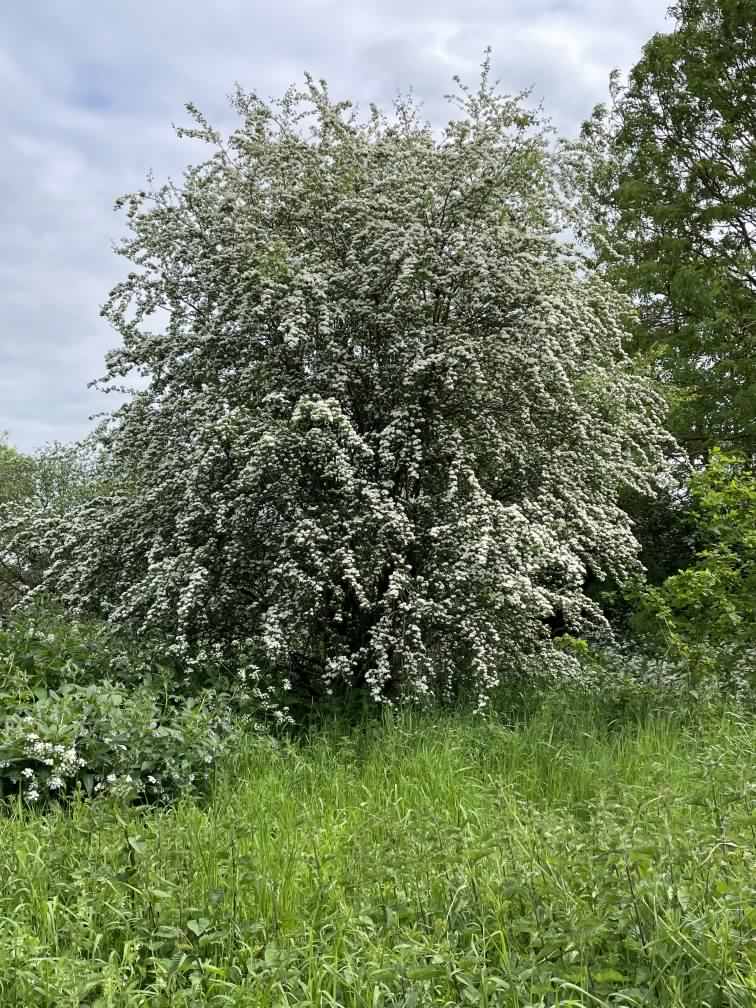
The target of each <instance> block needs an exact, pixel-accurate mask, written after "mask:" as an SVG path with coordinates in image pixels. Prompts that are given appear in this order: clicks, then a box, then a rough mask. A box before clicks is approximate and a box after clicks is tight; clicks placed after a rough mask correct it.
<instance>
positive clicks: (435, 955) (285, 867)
mask: <svg viewBox="0 0 756 1008" xmlns="http://www.w3.org/2000/svg"><path fill="white" fill-rule="evenodd" d="M754 767H756V723H754V720H753V718H752V716H751V715H749V714H747V713H744V712H743V711H742V710H741V711H739V710H738V709H736V708H734V709H731V710H727V709H723V708H709V707H703V706H701V707H698V708H693V713H691V709H690V708H689V709H688V712H687V713H679V712H678V713H672V712H670V711H669V710H664V709H658V710H653V709H650V708H648V709H645V710H642V711H641V710H636V711H631V712H627V711H626V712H622V711H618V712H615V714H614V716H609V715H608V713H607V711H606V709H604V708H602V707H600V706H598V705H596V704H593V703H592V702H590V701H588V700H586V699H580V698H575V697H570V696H569V695H568V694H564V693H562V694H560V695H557V694H555V695H554V696H552V697H551V698H546V699H542V700H541V701H539V703H538V705H537V707H534V708H533V709H531V710H529V711H527V712H526V711H523V710H520V712H519V713H518V714H516V715H514V714H510V715H508V716H503V715H500V716H497V717H491V718H485V719H484V718H481V717H473V716H468V715H465V714H461V713H458V714H455V715H445V714H429V713H426V714H417V713H399V714H395V715H391V716H388V717H383V718H382V719H380V720H376V719H370V720H365V721H363V722H361V723H359V724H357V725H354V724H352V725H350V726H347V725H345V724H344V723H342V722H339V721H338V720H334V721H333V722H331V723H328V724H325V725H324V724H322V723H321V724H320V725H319V726H318V727H317V729H313V730H312V731H311V732H310V733H309V734H302V735H300V736H299V737H297V738H292V737H289V738H286V737H283V736H281V737H279V738H271V737H270V736H267V735H264V734H255V733H249V734H248V735H247V736H246V737H245V739H244V741H243V742H242V743H241V744H240V745H239V746H237V747H236V748H235V750H234V751H233V753H231V754H229V755H228V756H227V757H226V758H225V759H224V760H223V761H221V763H219V765H218V766H217V768H216V769H215V771H214V778H213V781H212V785H211V789H210V793H209V796H208V797H207V798H205V799H204V800H203V799H191V800H190V799H188V798H184V799H180V800H179V801H178V802H177V803H176V804H174V805H173V806H171V807H167V808H158V807H150V806H146V805H145V806H141V807H140V806H138V805H133V804H131V805H129V804H126V803H119V802H118V801H116V800H115V799H112V798H101V799H96V800H94V801H91V802H87V801H85V800H80V799H75V800H74V801H73V803H72V804H71V805H69V806H68V807H60V808H52V809H49V808H48V809H46V810H45V809H42V808H35V807H34V806H25V805H22V804H21V803H20V802H15V803H14V802H12V801H11V802H10V804H9V806H8V810H7V812H6V813H5V814H3V815H2V816H1V817H0V878H2V887H1V888H0V1004H2V1006H3V1008H21V1006H23V1008H29V1006H34V1008H48V1006H49V1008H53V1006H54V1008H74V1006H81V1005H88V1006H91V1008H142V1006H148V1005H149V1006H161V1008H168V1006H170V1008H189V1006H200V1005H202V1006H213V1008H222V1006H242V1005H244V1006H250V1008H252V1006H254V1008H274V1006H275V1008H284V1006H289V1008H294V1006H297V1008H304V1006H311V1008H316V1006H317V1008H342V1006H343V1008H389V1006H391V1008H400V1006H401V1008H413V1006H414V1008H424V1006H449V1008H451V1006H459V1005H470V1006H481V1008H495V1006H496V1008H526V1006H529V1008H535V1006H557V1005H559V1006H562V1008H566V1006H575V1005H585V1006H589V1005H590V1006H595V1008H599V1006H601V1008H609V1006H612V1008H621V1006H622V1008H630V1006H633V1008H639V1006H648V1005H655V1006H656V1005H658V1006H665V1008H673V1006H674V1008H692V1006H728V1008H735V1006H737V1008H748V1006H752V1005H753V1004H754V1003H756V942H755V941H754V939H755V938H756V774H755V773H754Z"/></svg>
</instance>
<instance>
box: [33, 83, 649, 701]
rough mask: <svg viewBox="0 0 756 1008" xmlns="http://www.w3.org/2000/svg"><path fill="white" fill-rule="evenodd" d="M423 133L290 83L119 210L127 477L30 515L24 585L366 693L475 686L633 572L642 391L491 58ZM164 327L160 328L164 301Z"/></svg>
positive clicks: (533, 134) (536, 142)
mask: <svg viewBox="0 0 756 1008" xmlns="http://www.w3.org/2000/svg"><path fill="white" fill-rule="evenodd" d="M457 104H458V115H457V118H456V119H454V120H453V121H452V122H451V123H450V124H449V125H448V127H447V128H446V130H445V131H444V132H443V134H442V135H441V136H438V135H434V133H433V132H432V130H431V129H430V128H429V127H427V126H425V125H424V124H423V123H421V122H420V121H419V120H418V118H417V115H416V113H415V111H414V110H413V108H412V107H411V106H410V105H408V104H406V103H400V104H399V105H398V106H397V108H396V109H395V114H394V115H392V116H389V117H387V116H385V115H384V114H382V113H380V112H379V111H377V110H375V109H374V110H373V111H372V113H371V115H370V116H369V117H368V119H367V120H366V121H361V120H360V119H359V118H358V117H357V116H356V115H355V114H354V113H353V112H352V111H351V110H350V108H349V106H348V104H346V103H334V102H332V101H331V100H330V99H329V97H328V93H327V91H326V89H325V86H324V85H316V84H315V83H313V82H309V85H308V88H307V89H306V90H305V92H304V93H297V92H295V91H293V90H292V91H290V92H289V93H287V95H286V96H285V97H284V98H283V99H282V100H281V101H280V102H277V103H274V104H271V105H268V104H265V103H263V102H262V101H260V100H258V98H257V97H255V96H254V95H248V94H243V93H239V94H238V95H237V96H236V99H235V107H236V110H237V112H238V113H239V116H240V120H241V121H240V125H239V127H238V128H237V130H236V131H235V132H234V133H233V134H232V135H231V136H230V137H229V138H228V140H227V141H226V142H223V141H222V139H221V137H220V136H219V135H218V134H217V133H216V132H215V131H214V130H213V129H212V128H211V127H210V126H209V125H208V124H207V123H206V122H205V121H204V120H203V118H202V117H201V116H200V115H199V114H198V113H194V115H195V120H196V126H195V128H193V129H192V130H188V131H184V132H186V133H188V134H189V135H190V136H192V137H194V138H199V139H202V140H205V141H207V142H208V143H209V144H211V145H212V147H213V152H212V154H211V156H210V158H209V160H207V161H206V162H205V163H203V164H201V165H199V166H197V167H194V168H191V169H189V170H188V171H187V172H186V174H185V176H184V179H183V182H182V184H181V185H175V184H170V185H167V186H165V187H162V188H159V189H156V190H154V191H151V192H149V193H140V194H135V195H132V196H130V197H128V198H126V199H125V200H124V201H123V205H125V206H126V207H127V209H128V218H129V222H130V228H131V233H130V237H128V238H127V239H126V241H125V242H124V243H123V246H122V248H121V252H122V254H123V255H124V256H125V257H126V258H128V259H130V260H131V261H132V263H133V264H134V268H133V271H132V272H131V273H130V274H129V276H128V278H127V279H126V280H125V281H124V283H122V284H120V285H119V286H118V287H116V288H115V290H114V291H113V292H112V295H111V297H110V299H109V301H108V303H107V305H106V308H105V315H106V317H107V318H109V319H110V321H111V322H112V323H113V325H114V327H115V329H116V330H117V332H119V333H120V335H121V338H122V346H121V347H120V348H119V349H118V350H116V351H115V352H113V353H112V354H111V355H110V356H109V359H108V375H107V377H106V381H120V379H121V377H122V376H123V375H125V374H127V373H129V372H131V371H137V372H138V373H140V374H141V375H142V376H143V378H144V380H145V387H144V389H143V390H142V391H139V392H137V393H135V394H134V395H133V397H132V398H131V400H130V401H129V402H128V403H127V404H126V405H125V406H124V407H123V408H122V409H120V410H119V411H118V412H117V414H116V415H115V418H114V422H113V423H112V424H111V425H110V427H109V429H108V431H107V432H106V433H105V434H104V446H105V450H106V458H107V465H108V466H109V468H110V472H111V473H113V474H117V473H120V474H125V475H126V478H124V479H123V480H122V482H121V484H120V485H119V486H117V487H111V488H110V490H109V491H108V492H107V493H105V492H103V493H102V494H101V495H100V496H99V497H98V498H96V499H94V500H92V501H90V502H88V503H85V504H83V505H81V506H80V507H78V508H77V509H75V511H74V512H73V513H71V512H69V513H68V514H67V515H66V518H65V521H63V522H60V523H58V525H57V526H56V527H55V528H52V527H51V526H50V525H49V523H48V525H47V526H46V527H45V528H46V531H45V532H44V535H45V536H46V539H45V543H46V546H47V547H48V548H49V549H50V550H51V554H52V558H53V562H52V564H51V566H50V568H49V570H48V571H47V575H46V580H45V587H47V588H49V589H50V590H53V591H55V592H56V593H57V594H58V595H59V597H61V598H63V599H64V600H65V601H66V602H67V603H68V604H70V605H72V606H74V607H78V608H83V609H88V610H94V611H98V612H101V613H103V614H105V615H106V616H108V618H110V619H111V620H113V621H115V622H127V623H130V624H132V625H136V626H137V627H141V628H142V629H143V630H148V629H155V628H157V629H159V630H160V631H163V632H165V633H166V634H168V635H169V636H170V638H171V639H172V640H174V641H175V648H176V649H177V650H178V651H179V652H181V653H182V654H183V655H184V656H185V657H188V658H191V659H193V660H194V661H197V662H202V661H204V660H206V659H207V658H209V657H212V656H217V655H220V654H223V655H228V654H234V655H235V656H236V660H237V661H238V663H239V667H240V669H241V670H242V673H243V674H246V675H248V676H251V677H253V678H254V677H255V676H257V675H262V673H263V672H268V673H272V674H273V675H274V678H275V679H276V681H277V682H278V683H283V684H284V685H287V684H289V683H292V682H293V683H296V682H299V683H306V684H307V686H308V687H309V688H312V689H323V690H328V691H331V690H334V689H338V688H340V687H341V686H342V685H344V684H354V685H358V686H365V687H366V688H367V689H368V690H369V691H370V693H371V694H372V695H373V696H374V697H375V698H378V699H386V698H390V697H395V696H398V695H413V696H424V695H430V694H436V695H453V694H454V693H456V692H457V691H458V690H459V689H460V688H465V689H471V690H472V691H474V692H475V693H476V694H477V695H478V696H479V697H480V698H481V700H482V699H483V698H484V697H485V695H486V694H487V692H488V691H490V689H491V688H492V687H493V686H494V685H495V684H496V683H497V682H498V681H499V680H500V677H501V676H502V675H503V674H506V673H507V672H512V671H520V672H522V671H524V670H526V669H527V668H529V667H533V666H532V665H529V664H528V663H529V662H531V661H532V659H534V658H536V659H537V661H536V663H535V664H536V665H537V667H539V668H542V669H543V668H546V669H547V668H549V666H550V663H551V662H553V661H554V660H556V652H553V651H551V650H550V645H549V633H548V622H549V620H554V619H556V618H558V619H559V620H560V621H563V622H565V623H566V624H567V625H569V626H571V627H573V628H578V629H579V628H581V627H583V626H585V625H586V623H588V624H596V623H600V622H601V619H602V617H601V613H600V611H599V610H598V608H597V606H596V605H595V603H593V602H592V601H591V600H590V599H589V598H588V597H587V596H586V595H585V593H584V590H583V588H584V583H585V581H586V577H587V576H588V575H589V574H590V575H592V576H594V577H598V578H603V577H605V576H606V575H611V576H612V577H614V578H616V579H617V580H622V578H623V577H624V576H626V574H627V573H628V572H629V571H630V570H633V569H634V564H635V554H636V542H635V539H634V536H633V534H632V530H631V528H630V523H629V520H628V518H627V516H626V515H625V514H624V512H623V511H622V510H621V509H620V507H619V506H618V503H617V500H618V495H619V493H620V491H621V490H622V489H623V488H634V489H635V490H637V491H638V492H641V493H646V492H649V491H650V489H651V486H650V480H651V478H652V476H653V474H654V473H655V471H656V470H657V467H658V464H659V458H660V454H661V446H662V442H663V439H664V435H663V434H662V432H661V430H660V427H659V416H660V413H661V409H662V407H661V403H660V401H659V400H658V399H657V398H656V397H655V395H654V394H653V393H652V392H651V391H650V389H649V387H648V385H647V384H646V383H645V382H644V381H643V380H642V379H640V378H639V377H638V376H637V375H636V374H635V373H634V371H633V368H632V367H631V365H630V362H629V360H628V358H627V357H626V356H625V354H624V352H623V349H622V344H623V340H625V338H626V333H625V331H624V328H623V322H624V319H625V318H626V315H627V306H626V305H625V303H624V302H623V301H622V300H621V299H619V298H617V297H616V296H615V295H614V293H613V292H612V290H611V288H610V287H609V286H608V285H607V284H606V283H605V282H604V281H603V280H601V279H600V278H598V277H597V276H596V275H594V274H592V273H590V272H586V271H585V270H584V269H583V268H582V267H581V265H580V263H579V262H578V260H576V259H573V257H572V255H571V253H570V251H569V249H568V248H567V247H566V246H565V244H564V242H561V241H559V240H558V239H557V238H556V237H555V230H556V229H557V228H558V227H559V226H560V221H559V219H558V212H557V209H558V208H557V204H556V198H555V196H554V195H553V192H554V185H553V182H554V165H553V163H552V161H551V159H550V155H549V154H548V153H547V147H546V144H545V141H544V136H543V132H542V130H541V129H540V127H539V124H538V123H537V121H536V120H535V118H534V117H533V116H532V115H531V114H529V113H528V112H527V111H526V110H525V109H524V108H523V106H522V104H521V103H520V102H519V101H518V100H515V99H511V98H507V97H502V96H500V95H498V93H497V92H496V90H495V88H493V87H492V86H491V85H490V83H489V81H488V76H487V67H484V73H483V77H482V81H481V86H480V88H479V89H478V90H477V91H474V92H468V91H466V90H465V89H464V88H463V89H462V90H461V91H460V95H459V98H458V100H457ZM163 322H164V323H165V324H164V325H163V324H162V323H163Z"/></svg>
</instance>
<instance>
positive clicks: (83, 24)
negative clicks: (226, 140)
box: [0, 0, 669, 450]
mask: <svg viewBox="0 0 756 1008" xmlns="http://www.w3.org/2000/svg"><path fill="white" fill-rule="evenodd" d="M666 6H667V5H666V2H665V0H435V2H431V0H376V2H373V3H369V2H366V0H331V2H329V0H275V2H273V3H263V2H261V0H246V2H244V0H213V2H211V3H208V2H204V3H200V2H198V0H183V2H181V3H180V2H179V0H158V2H157V3H147V2H145V0H120V3H117V4H116V3H93V2H91V0H45V2H44V3H35V2H33V0H31V2H27V3H7V4H3V5H2V8H1V9H0V117H1V118H2V135H3V136H4V138H5V141H4V153H3V155H2V157H0V183H1V184H2V199H1V200H0V235H1V236H2V241H1V242H0V312H1V314H2V329H1V330H0V432H2V431H7V432H8V434H9V436H10V440H11V442H12V443H14V444H15V445H17V446H18V447H19V448H22V449H25V450H30V449H33V448H35V447H39V446H41V445H43V444H45V443H47V442H49V441H53V440H61V441H67V440H73V439H75V438H78V437H80V436H81V435H82V434H83V433H85V431H86V430H88V429H89V427H90V426H91V424H90V422H89V420H88V417H89V416H90V415H91V414H92V413H95V412H97V411H99V410H103V409H107V408H109V407H110V406H111V405H114V404H113V403H111V401H110V400H109V399H108V398H107V397H106V396H104V395H102V394H98V393H96V392H94V391H92V390H89V389H87V382H88V381H89V380H91V379H92V378H95V377H98V376H99V375H100V374H101V372H102V360H103V355H104V353H105V351H106V350H108V349H109V348H110V347H112V346H113V345H114V344H115V343H116V342H117V341H116V337H115V334H114V333H112V332H111V331H110V329H109V328H108V326H107V325H106V324H105V323H104V322H103V321H102V320H101V319H100V318H99V306H100V305H101V303H102V302H103V301H104V299H105V297H106V295H107V292H108V290H109V288H110V287H111V286H112V284H113V283H115V282H116V281H117V280H118V279H119V278H120V277H121V276H122V275H123V272H124V269H125V266H126V264H125V262H124V261H123V260H119V259H118V257H116V256H115V255H114V254H113V252H112V245H113V242H114V241H116V240H117V239H118V238H119V237H120V235H121V234H122V233H123V227H122V220H121V219H120V218H119V216H118V215H117V214H115V213H114V212H113V210H112V205H113V201H114V199H115V197H116V196H117V195H119V194H120V193H123V192H127V191H130V190H132V189H135V188H140V186H141V185H142V182H143V180H144V177H145V174H146V173H147V172H148V171H149V170H152V171H153V172H154V173H155V176H156V177H157V179H160V180H162V179H164V178H165V177H166V176H168V175H174V176H175V175H177V174H178V173H179V172H180V170H181V168H182V167H183V166H184V165H185V164H186V163H187V162H188V161H191V160H192V158H193V156H194V154H193V152H192V151H191V149H189V148H188V147H187V142H186V141H181V142H180V141H178V140H177V139H176V137H175V135H174V134H173V131H172V128H171V124H172V123H177V124H180V123H182V122H185V118H186V117H185V116H184V113H183V106H184V103H185V102H187V101H193V102H194V103H195V104H196V105H198V106H199V107H200V108H201V109H202V110H203V111H204V112H205V113H206V114H207V115H208V117H209V118H210V120H211V122H213V124H214V125H216V126H220V127H223V126H227V125H232V124H233V120H232V119H231V118H230V112H229V110H228V106H227V101H226V96H227V94H228V93H229V92H230V91H231V90H232V88H233V85H234V82H235V81H238V82H239V83H240V84H241V85H242V86H243V87H246V88H248V89H250V90H252V89H254V90H256V91H257V92H258V93H259V94H260V95H261V96H265V97H267V96H272V95H278V94H280V92H281V91H282V90H283V89H284V88H285V87H286V85H287V84H289V83H291V82H293V81H299V80H301V77H302V74H303V72H304V71H307V70H309V71H310V72H312V73H313V74H314V75H315V76H317V77H326V78H327V79H328V81H329V84H330V87H331V92H332V94H333V95H334V97H352V98H355V99H357V100H360V101H369V100H376V101H378V102H379V103H385V102H390V101H391V99H392V98H393V97H394V96H395V94H396V93H397V91H400V90H405V91H406V90H407V89H409V88H410V87H411V88H412V89H413V90H414V92H415V94H416V95H417V96H418V97H419V98H421V99H424V100H425V102H426V111H427V113H428V115H429V117H430V118H433V117H434V115H435V113H436V111H437V110H438V109H439V103H438V98H439V96H440V95H442V94H443V93H444V92H446V91H448V90H449V89H450V88H449V85H450V82H451V77H452V75H453V74H455V73H459V74H460V75H461V76H462V77H463V78H464V77H466V78H467V79H468V80H470V81H474V80H475V75H476V72H477V66H478V64H479V63H480V59H481V55H482V52H483V49H484V48H485V46H487V45H491V46H493V50H494V54H493V59H494V69H495V72H496V76H497V77H498V78H499V79H500V80H501V82H502V85H503V86H504V88H505V89H506V90H509V91H513V92H517V91H520V90H522V89H524V88H526V87H530V86H532V87H533V89H534V97H535V98H537V99H541V100H542V101H543V103H544V107H545V110H546V112H547V113H548V115H549V116H550V117H551V118H552V120H553V122H554V123H555V125H556V126H557V127H558V128H559V129H560V130H561V131H563V132H569V133H573V132H575V131H576V129H577V127H578V125H579V123H580V122H581V120H582V119H583V118H584V117H585V116H586V115H587V114H588V113H589V112H590V110H591V108H592V106H593V105H594V104H595V103H596V102H597V101H603V100H604V99H605V97H606V84H607V78H608V75H609V72H610V70H611V69H612V68H613V67H615V66H617V67H620V68H621V69H628V68H629V67H630V66H632V64H633V63H634V62H635V61H636V60H637V59H638V56H639V54H640V50H641V47H642V45H643V43H644V42H645V41H646V40H647V39H648V38H649V37H650V36H651V35H652V34H653V33H654V32H655V31H660V30H665V29H667V28H668V27H669V25H668V22H666V20H665V13H664V12H665V8H666Z"/></svg>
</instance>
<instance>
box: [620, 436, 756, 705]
mask: <svg viewBox="0 0 756 1008" xmlns="http://www.w3.org/2000/svg"><path fill="white" fill-rule="evenodd" d="M691 494H692V496H693V499H694V502H695V511H694V514H695V519H696V526H697V538H698V540H699V542H700V548H699V549H698V551H697V553H696V555H695V558H694V560H693V563H692V564H691V565H690V566H689V567H686V568H685V569H684V570H681V571H679V572H678V573H677V574H674V575H672V576H671V577H668V578H667V579H666V580H665V581H664V582H663V584H662V585H660V586H659V587H658V588H654V587H651V588H648V589H647V590H646V591H645V592H644V593H643V594H642V596H641V600H640V601H641V604H640V608H639V612H638V615H637V617H636V621H635V622H636V626H637V628H638V629H640V630H641V632H643V633H645V634H647V635H649V636H650V637H651V638H652V639H653V640H655V641H656V642H657V643H658V644H659V645H660V646H661V647H662V648H663V650H664V651H665V652H666V653H668V654H669V655H670V656H672V657H674V658H677V659H680V660H683V661H684V662H685V663H686V664H687V666H688V668H689V669H690V674H691V676H692V677H693V678H694V679H695V680H696V681H699V682H700V681H703V680H706V679H709V678H712V677H715V678H717V679H720V680H721V681H722V682H723V683H724V684H726V685H729V687H730V688H732V689H734V690H736V691H737V692H744V691H750V690H752V689H753V688H754V687H756V475H755V474H754V471H753V467H752V464H751V463H750V462H749V461H748V460H746V459H745V458H744V457H742V456H738V455H731V454H727V453H725V452H722V451H715V452H713V454H712V457H711V459H710V462H709V464H708V466H707V467H706V469H705V470H703V471H702V472H700V473H698V474H696V475H695V476H694V477H693V479H692V482H691Z"/></svg>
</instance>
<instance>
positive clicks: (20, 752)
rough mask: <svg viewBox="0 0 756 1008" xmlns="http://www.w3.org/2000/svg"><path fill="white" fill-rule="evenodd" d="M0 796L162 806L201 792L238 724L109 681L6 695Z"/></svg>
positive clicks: (23, 687) (18, 685)
mask: <svg viewBox="0 0 756 1008" xmlns="http://www.w3.org/2000/svg"><path fill="white" fill-rule="evenodd" d="M0 703H1V704H2V710H3V714H2V716H0V794H3V795H6V796H7V795H13V794H20V795H21V796H22V797H23V798H24V799H26V800H28V801H37V800H44V799H56V800H59V799H61V798H63V797H64V796H67V795H70V794H72V793H73V792H74V791H75V790H76V789H77V788H79V787H80V788H81V789H82V791H83V793H84V794H85V795H87V796H88V797H94V796H97V795H114V796H117V797H120V798H123V799H127V800H135V799H137V800H144V801H159V800H166V799H169V798H172V797H174V796H176V795H177V794H180V793H192V792H200V791H202V790H204V789H205V788H206V786H207V784H208V781H209V779H210V775H211V772H212V768H213V765H214V763H215V760H216V759H217V757H218V755H219V753H220V752H221V750H222V749H223V746H224V739H225V738H226V737H227V736H228V734H229V732H230V730H231V728H232V723H231V721H230V720H229V719H228V718H227V717H223V716H222V715H220V714H219V712H218V710H217V709H214V708H213V705H212V703H208V704H203V703H202V702H201V701H197V700H193V699H187V700H184V701H183V702H172V703H169V702H166V701H165V700H163V699H161V698H160V697H159V696H157V695H156V694H155V693H154V692H152V691H150V690H149V689H147V688H146V687H138V688H135V689H126V688H124V687H123V686H119V685H117V684H115V683H113V682H110V681H104V682H102V683H100V684H98V685H94V684H91V685H88V686H80V685H74V684H69V685H63V686H61V687H59V688H58V689H57V690H45V689H42V688H37V689H34V690H33V689H31V688H30V687H29V686H28V684H25V683H24V682H23V679H22V677H21V676H19V678H18V679H17V681H16V682H15V683H14V684H13V685H12V686H9V685H6V687H5V689H4V691H3V693H2V694H0Z"/></svg>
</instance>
